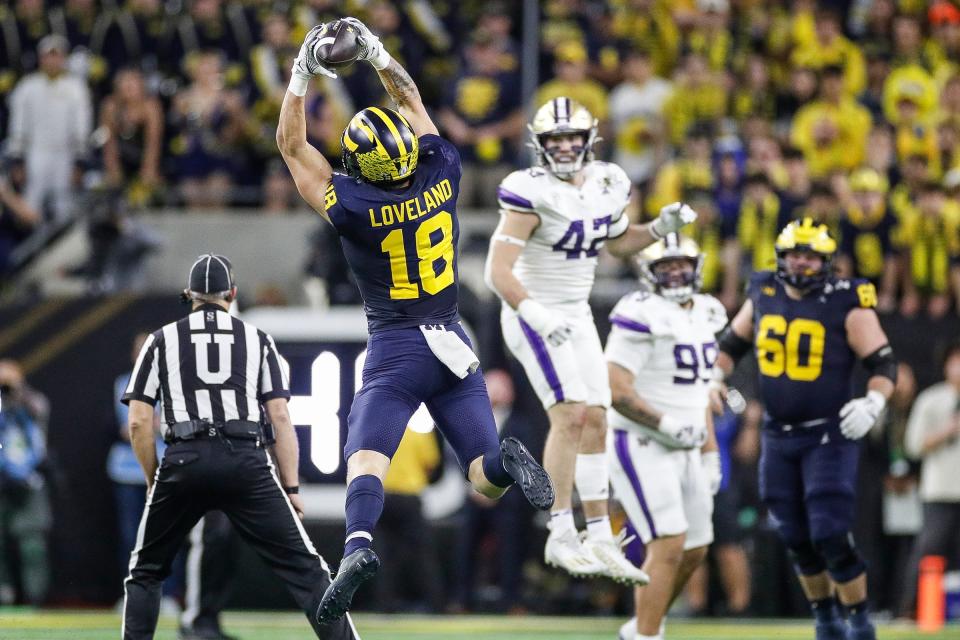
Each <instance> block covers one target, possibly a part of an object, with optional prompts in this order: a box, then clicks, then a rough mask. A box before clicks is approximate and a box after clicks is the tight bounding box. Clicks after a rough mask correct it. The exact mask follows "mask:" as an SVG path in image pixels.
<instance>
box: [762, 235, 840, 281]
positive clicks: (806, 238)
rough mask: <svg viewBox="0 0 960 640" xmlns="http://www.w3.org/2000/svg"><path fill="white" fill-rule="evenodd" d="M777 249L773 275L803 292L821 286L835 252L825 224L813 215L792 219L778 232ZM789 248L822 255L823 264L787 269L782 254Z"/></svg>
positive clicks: (835, 248)
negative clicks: (803, 269) (798, 270)
mask: <svg viewBox="0 0 960 640" xmlns="http://www.w3.org/2000/svg"><path fill="white" fill-rule="evenodd" d="M773 246H774V249H775V250H776V252H777V278H778V279H779V280H780V281H781V282H784V283H786V284H788V285H790V286H791V287H795V288H797V289H800V290H801V291H803V292H808V291H812V290H814V289H816V288H819V287H822V286H823V284H824V283H825V282H826V280H827V277H829V275H830V271H831V264H832V262H833V256H834V254H835V253H836V252H837V241H836V240H834V239H833V238H832V237H830V231H829V229H827V225H825V224H823V223H818V222H815V221H814V220H813V218H803V219H802V220H794V221H793V222H791V223H790V224H788V225H787V226H786V227H784V228H783V231H781V232H780V235H779V236H777V241H776V243H774V245H773ZM791 251H810V252H812V253H816V254H817V255H819V256H820V257H821V258H822V259H823V265H822V266H821V267H820V269H819V270H817V271H807V272H804V273H796V274H794V273H790V270H789V269H787V262H786V255H787V253H789V252H791Z"/></svg>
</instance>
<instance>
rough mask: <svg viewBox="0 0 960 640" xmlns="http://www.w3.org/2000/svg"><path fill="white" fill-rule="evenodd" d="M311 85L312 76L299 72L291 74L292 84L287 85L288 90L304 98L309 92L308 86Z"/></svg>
mask: <svg viewBox="0 0 960 640" xmlns="http://www.w3.org/2000/svg"><path fill="white" fill-rule="evenodd" d="M309 85H310V77H309V76H303V75H300V74H299V73H291V74H290V84H289V85H287V90H288V91H290V93H292V94H293V95H295V96H298V97H300V98H302V97H303V96H305V95H306V94H307V87H308V86H309Z"/></svg>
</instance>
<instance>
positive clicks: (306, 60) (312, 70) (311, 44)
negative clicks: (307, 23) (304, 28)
mask: <svg viewBox="0 0 960 640" xmlns="http://www.w3.org/2000/svg"><path fill="white" fill-rule="evenodd" d="M322 29H323V25H322V24H318V25H317V26H315V27H314V28H313V29H310V31H308V32H307V37H306V38H304V39H303V44H302V45H300V52H299V53H298V54H297V57H296V58H295V59H294V61H293V68H291V69H290V73H291V74H292V75H294V76H297V77H298V78H300V79H301V80H303V81H304V82H305V83H308V82H310V79H311V78H313V77H314V76H317V75H324V76H327V77H328V78H336V77H337V74H336V73H334V72H333V71H331V70H330V69H327V68H326V67H325V66H323V64H322V63H321V62H320V61H319V60H317V56H316V54H315V53H314V49H315V48H316V46H317V43H318V41H319V40H320V31H321V30H322Z"/></svg>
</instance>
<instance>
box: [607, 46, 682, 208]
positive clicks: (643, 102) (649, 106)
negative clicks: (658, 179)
mask: <svg viewBox="0 0 960 640" xmlns="http://www.w3.org/2000/svg"><path fill="white" fill-rule="evenodd" d="M672 90H673V89H672V87H671V85H670V82H668V81H667V80H664V79H663V78H660V77H658V76H656V75H655V74H654V66H653V58H652V56H651V53H650V51H649V50H647V49H645V48H643V47H634V48H631V49H630V50H628V51H627V52H626V53H625V54H624V56H623V82H622V83H621V84H619V85H618V86H617V87H616V88H615V89H614V90H613V91H612V92H611V93H610V125H611V129H612V130H613V138H614V140H615V142H616V145H615V147H614V156H613V161H614V162H615V163H616V164H617V165H619V166H620V168H622V169H623V170H624V171H626V172H627V175H628V176H630V180H632V181H633V183H634V184H635V185H638V186H639V187H640V189H641V191H645V190H646V186H647V182H649V181H650V180H651V179H652V178H653V176H654V174H655V172H656V170H657V168H658V167H659V166H661V165H662V164H663V162H664V161H665V160H666V159H667V155H668V152H669V147H668V144H667V135H666V128H665V123H664V121H663V105H664V103H665V102H666V101H667V99H668V98H669V97H670V93H671V92H672Z"/></svg>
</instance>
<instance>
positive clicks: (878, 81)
mask: <svg viewBox="0 0 960 640" xmlns="http://www.w3.org/2000/svg"><path fill="white" fill-rule="evenodd" d="M889 75H890V56H889V55H888V54H886V53H884V52H880V51H871V52H869V53H868V54H867V86H866V87H865V88H864V90H863V93H861V94H860V95H859V96H858V97H857V100H858V101H859V102H860V104H862V105H863V106H864V107H866V108H867V110H868V111H869V112H870V117H871V118H872V119H873V121H874V122H879V121H880V120H882V119H883V117H884V116H883V107H884V105H883V90H884V86H885V85H886V81H887V76H889Z"/></svg>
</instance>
